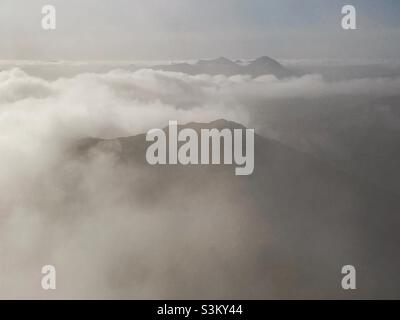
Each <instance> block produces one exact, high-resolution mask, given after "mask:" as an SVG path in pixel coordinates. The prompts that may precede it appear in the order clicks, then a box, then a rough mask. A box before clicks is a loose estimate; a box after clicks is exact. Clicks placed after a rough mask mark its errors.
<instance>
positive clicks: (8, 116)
mask: <svg viewBox="0 0 400 320" xmlns="http://www.w3.org/2000/svg"><path fill="white" fill-rule="evenodd" d="M399 89H400V78H376V79H353V80H346V81H338V82H328V81H326V80H324V79H323V78H322V77H321V76H318V75H308V76H304V77H301V78H292V79H286V80H278V79H276V78H275V77H273V76H262V77H259V78H256V79H252V78H251V77H247V76H233V77H225V76H209V75H198V76H189V75H185V74H182V73H171V72H162V71H154V70H150V69H143V70H139V71H136V72H130V71H124V70H114V71H111V72H108V73H105V74H94V73H93V74H90V73H85V74H80V75H77V76H75V77H73V78H61V79H58V80H54V81H46V80H43V79H40V78H37V77H33V76H30V75H28V74H26V73H25V72H23V71H22V70H20V69H10V70H7V71H2V72H0V154H1V157H2V160H1V163H2V165H1V166H0V194H1V196H0V220H1V224H0V243H1V247H0V260H1V261H2V263H1V264H0V297H7V298H15V297H38V298H42V297H45V296H46V294H45V293H43V292H42V290H41V288H40V287H39V285H40V269H41V266H42V265H45V264H54V265H55V266H56V267H58V268H59V274H60V287H59V288H60V290H58V291H57V292H56V293H55V294H54V297H69V298H71V297H72V298H82V297H84V298H93V297H111V298H116V297H120V298H121V297H122V298H124V297H126V298H146V297H147V298H171V297H172V298H173V297H183V296H185V295H186V296H188V297H206V296H205V295H206V294H207V292H214V295H215V297H238V296H240V294H246V295H247V296H246V297H257V296H258V297H263V296H268V295H269V296H273V294H274V292H273V291H271V292H268V293H265V292H261V291H257V289H255V290H254V291H252V290H251V289H250V287H251V286H253V287H254V286H257V280H258V279H259V278H260V275H261V274H262V270H259V265H258V264H257V256H258V255H260V254H263V252H265V250H266V248H269V247H270V246H271V241H273V240H271V238H270V236H271V233H269V232H266V230H268V225H267V224H266V223H264V222H263V221H261V220H259V217H257V216H254V215H252V214H251V211H250V213H249V215H248V216H244V215H243V214H242V211H240V210H237V208H236V207H237V205H236V204H235V203H234V201H233V202H232V200H233V199H232V198H231V197H232V196H233V194H234V193H233V192H232V193H231V191H230V190H229V188H227V190H224V189H223V184H222V185H221V194H219V195H217V197H216V195H213V194H209V193H208V192H207V190H188V187H187V186H175V187H174V189H173V190H170V191H169V192H170V193H169V196H170V197H169V198H165V199H164V200H163V201H161V200H160V202H159V203H157V204H156V205H154V206H150V203H151V202H152V196H151V194H152V193H153V192H156V193H157V192H158V191H157V190H159V188H160V186H159V185H153V184H152V183H151V181H152V176H151V175H149V176H146V175H144V173H143V172H142V171H141V170H139V168H136V167H135V166H123V165H120V164H119V163H118V161H117V159H115V157H114V155H113V153H112V152H111V153H107V152H93V153H92V154H91V155H90V158H89V160H88V161H82V159H78V158H69V157H67V156H66V150H67V149H68V147H69V146H71V145H73V144H74V143H75V142H76V141H78V140H80V139H85V138H88V137H99V138H112V137H120V136H130V135H135V134H139V133H143V132H145V131H147V130H148V129H150V128H154V127H155V128H161V127H165V126H166V125H167V123H168V120H178V121H179V122H181V123H186V122H191V121H195V122H208V121H212V120H216V119H220V118H225V119H229V120H233V121H237V122H240V123H243V124H244V125H246V126H249V127H253V126H255V127H256V128H258V129H259V133H262V134H265V135H267V134H268V133H269V132H271V131H272V132H275V131H274V130H273V129H271V128H266V127H265V126H263V124H262V122H263V121H264V120H265V121H266V120H268V115H269V114H268V112H266V113H265V112H264V113H259V111H260V109H263V110H268V109H269V108H270V107H272V106H273V105H275V104H276V103H278V104H282V103H285V102H287V103H289V102H290V101H293V100H296V101H300V102H301V103H303V104H304V103H315V102H316V101H325V100H326V99H337V97H341V98H342V99H343V98H346V99H347V98H348V99H354V98H355V97H356V98H357V99H360V97H361V98H362V99H369V98H370V97H374V98H375V99H383V98H390V97H393V96H397V95H398V93H399V92H400V90H399ZM321 99H322V100H321ZM304 101H305V102H304ZM335 101H336V100H335ZM337 101H339V100H337ZM320 107H321V108H323V105H321V106H320ZM257 115H259V117H258V119H257ZM388 120H391V121H394V122H393V123H392V125H393V126H394V127H397V126H398V124H399V122H397V120H393V119H388ZM385 125H386V123H385ZM116 147H118V146H116ZM156 174H157V173H156V172H155V173H154V175H156ZM210 183H211V182H210ZM143 185H146V186H147V187H148V189H147V190H148V192H147V193H145V194H144V193H143V192H144V191H143V189H141V188H140V187H139V186H143ZM178 195H179V197H182V198H184V200H182V202H180V205H181V206H180V207H179V209H178V208H177V206H176V203H174V202H173V201H172V200H171V199H174V196H175V197H176V196H178ZM201 199H212V200H213V201H215V202H216V203H217V205H216V209H215V211H211V212H210V211H207V210H204V208H205V205H203V204H202V203H201ZM218 199H219V200H218ZM218 201H220V202H218ZM242 205H243V206H245V207H246V209H248V208H251V205H252V204H250V203H246V201H245V200H244V203H243V204H242ZM241 235H242V236H243V237H245V239H248V238H246V237H249V235H251V237H250V238H249V239H251V243H250V246H249V247H250V248H251V250H250V251H248V248H249V247H246V250H244V248H243V247H242V246H243V243H242V241H240V236H241ZM238 236H239V237H238ZM249 241H250V240H249ZM172 248H174V250H172ZM189 249H190V250H189ZM188 252H195V253H196V255H194V256H188V255H187V253H188ZM226 261H230V262H232V261H233V263H232V264H231V265H230V266H229V265H225V264H226V263H227V262H226ZM243 261H247V262H248V263H249V264H250V267H249V268H250V269H249V270H251V271H252V273H250V274H249V275H243V279H242V281H243V282H241V281H239V280H237V279H236V277H237V275H238V274H240V273H241V272H242V270H243V263H244V262H243ZM199 266H202V267H199ZM221 266H223V268H221ZM247 267H248V266H247ZM227 268H228V269H227ZM229 268H231V269H229ZM227 270H228V271H227ZM195 272H198V274H199V276H198V277H197V278H193V274H194V273H195ZM232 279H236V280H237V281H236V282H232ZM72 280H74V281H72ZM189 281H192V286H193V288H196V289H197V290H198V291H197V294H196V293H195V292H193V291H191V290H190V289H189V285H188V284H187V283H188V282H189ZM265 281H268V280H267V279H265ZM236 286H237V287H236ZM244 286H249V287H248V288H247V289H246V288H244Z"/></svg>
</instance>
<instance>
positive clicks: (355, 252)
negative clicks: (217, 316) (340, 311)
mask: <svg viewBox="0 0 400 320" xmlns="http://www.w3.org/2000/svg"><path fill="white" fill-rule="evenodd" d="M184 127H191V128H194V129H196V130H199V129H200V128H208V129H209V128H218V129H221V128H230V129H233V128H243V127H242V126H241V125H238V124H235V123H233V122H227V121H224V120H219V121H215V122H212V123H210V124H195V123H191V124H188V125H186V126H184ZM147 146H148V143H147V142H146V141H145V135H138V136H134V137H127V138H120V139H113V140H101V139H87V140H85V141H81V142H80V143H79V144H78V145H77V147H76V148H74V149H73V151H72V153H71V156H73V157H75V156H78V157H79V158H80V159H81V161H91V159H92V157H93V155H94V154H96V155H97V156H98V155H99V154H106V155H107V154H108V155H112V157H113V158H114V159H115V166H124V167H127V168H137V169H138V170H139V171H140V177H141V178H140V183H135V184H132V185H131V190H130V191H129V192H130V194H131V195H132V196H131V198H130V199H129V201H132V203H135V206H137V205H138V204H139V206H140V207H145V208H147V209H150V211H151V210H153V209H152V208H154V210H155V208H158V207H160V206H162V207H163V208H164V210H165V212H166V213H165V214H168V212H169V211H172V212H177V213H179V214H180V215H181V216H182V219H183V221H186V219H187V221H186V222H184V223H183V226H184V225H185V224H189V223H190V222H189V221H191V220H193V221H196V219H199V217H200V216H204V217H207V219H206V221H207V222H202V223H207V228H204V229H201V230H202V235H204V233H205V234H206V235H207V234H209V241H210V243H208V242H207V243H203V242H202V243H200V244H198V243H197V244H196V245H193V242H192V238H191V236H190V235H188V234H186V233H185V230H182V229H179V230H180V231H179V232H182V241H183V242H184V243H185V242H187V243H188V247H187V248H186V249H185V250H183V249H176V250H178V251H179V253H180V256H181V254H183V255H184V256H185V255H189V256H190V255H191V252H195V253H197V254H198V258H199V259H200V261H201V265H200V266H199V269H197V268H195V269H196V270H184V264H185V263H184V262H182V264H181V262H178V261H176V263H175V264H174V267H173V269H174V273H176V274H177V275H180V276H178V278H179V279H180V281H182V279H181V277H183V279H185V280H184V281H183V282H180V286H181V287H180V288H179V290H177V289H176V288H175V286H174V285H172V284H171V291H172V292H175V294H174V295H173V297H178V298H183V297H186V298H202V297H203V298H204V297H208V298H210V297H211V298H324V297H325V298H327V297H329V298H337V297H348V295H349V294H348V292H344V291H343V290H341V288H340V279H341V274H340V271H341V268H342V266H344V265H347V264H352V265H354V266H355V267H356V268H357V270H359V271H360V272H359V283H360V286H359V288H358V290H357V291H356V292H354V293H352V294H351V296H352V297H358V298H373V297H380V298H382V297H387V298H391V297H396V296H397V295H398V292H399V285H398V283H395V282H393V279H395V278H396V276H397V271H398V269H399V267H400V255H399V254H397V246H398V242H399V240H400V236H398V228H399V226H400V218H399V216H398V213H399V212H400V201H399V199H398V198H397V197H396V196H395V195H393V194H390V193H387V192H385V191H383V190H380V189H378V188H376V187H375V186H373V185H371V184H369V183H368V182H365V181H363V180H361V179H359V178H357V177H355V176H351V175H349V174H346V173H344V172H340V171H338V170H337V169H335V168H334V167H332V166H330V165H329V164H327V163H325V162H323V161H321V160H318V159H317V158H314V157H312V156H310V155H307V154H305V153H301V152H299V151H295V150H293V149H290V148H287V147H286V146H284V145H282V144H281V143H279V142H276V141H273V140H269V139H265V138H263V137H260V136H258V135H257V136H256V141H255V171H254V174H253V175H251V176H247V177H246V176H245V177H239V176H235V175H234V169H233V168H232V166H230V165H208V166H181V165H172V166H170V165H165V166H150V165H148V164H147V163H146V161H145V151H146V148H147ZM135 175H137V171H135V170H133V171H132V181H133V177H134V176H135ZM126 178H127V179H129V177H126ZM136 181H137V180H136ZM110 214H112V212H110ZM115 219H117V217H115ZM220 219H223V221H224V223H223V224H222V225H221V224H220V223H218V222H219V221H220ZM234 222H238V225H237V224H236V223H234ZM214 228H217V229H216V230H214ZM218 230H219V231H218ZM214 231H215V232H219V233H220V234H223V235H224V236H223V238H222V239H220V238H218V239H214V238H213V237H216V236H215V235H214ZM213 235H214V236H213ZM214 241H215V242H214ZM227 243H229V244H231V245H235V247H236V252H237V254H236V255H230V254H228V253H227V254H226V256H225V255H224V250H228V248H227V247H226V246H227ZM197 245H199V246H200V247H201V248H202V249H201V250H200V249H199V248H198V247H197ZM203 246H205V247H206V249H204V248H203ZM214 246H216V247H220V248H221V247H222V248H225V249H224V250H222V253H221V254H219V255H218V256H215V255H214V254H213V252H214V250H215V249H213V248H214ZM229 248H230V247H229ZM165 249H166V250H168V251H169V252H170V253H172V252H174V250H175V249H174V248H165ZM203 249H204V250H203ZM182 250H183V251H182ZM197 250H200V251H197ZM218 252H219V251H218ZM175 253H176V252H175ZM210 270H212V271H210ZM192 272H196V274H198V275H201V276H200V278H202V279H203V277H204V278H207V277H211V278H212V273H210V272H214V274H220V273H221V272H222V273H221V274H224V276H223V277H222V276H220V277H218V279H214V282H215V285H216V286H220V287H221V288H226V286H229V285H231V286H238V287H237V288H236V289H237V290H236V289H235V288H231V289H230V290H222V289H221V290H222V291H218V290H217V291H214V292H213V291H212V290H211V291H210V284H209V282H206V283H207V284H208V286H207V287H203V285H202V284H201V283H198V282H197V281H195V280H193V277H194V274H193V273H192ZM185 281H187V282H185ZM228 284H229V285H228ZM204 285H205V284H204ZM239 288H240V289H239ZM176 292H178V293H176ZM183 293H184V295H182V294H183Z"/></svg>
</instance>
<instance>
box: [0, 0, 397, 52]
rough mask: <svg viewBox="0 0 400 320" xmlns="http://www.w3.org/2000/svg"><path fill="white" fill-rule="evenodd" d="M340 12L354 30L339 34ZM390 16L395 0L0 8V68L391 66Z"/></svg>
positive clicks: (76, 2)
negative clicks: (294, 62)
mask: <svg viewBox="0 0 400 320" xmlns="http://www.w3.org/2000/svg"><path fill="white" fill-rule="evenodd" d="M46 4H51V5H54V6H55V7H56V10H57V29H56V30H54V31H45V30H43V29H42V28H41V18H42V15H41V8H42V6H43V5H46ZM346 4H352V5H354V6H355V8H356V10H357V28H358V29H357V30H351V31H350V30H347V31H345V30H343V29H342V28H341V18H342V15H341V8H342V6H343V5H346ZM399 17H400V2H399V1H396V0H382V1H373V0H350V1H344V0H332V1H320V0H304V1H297V0H218V1H199V0H146V1H138V0H113V1H111V0H69V1H62V0H29V1H25V0H1V1H0V21H1V28H0V37H1V39H2V41H1V43H0V59H2V60H7V59H10V60H17V59H23V60H53V59H54V60H167V59H171V60H179V59H197V58H214V57H219V56H227V57H231V58H252V57H258V56H261V55H269V56H272V57H275V58H281V59H295V58H310V59H321V58H332V59H334V58H338V59H346V58H351V59H357V58H362V59H368V58H373V59H375V58H399V52H400V50H399V49H400V19H399Z"/></svg>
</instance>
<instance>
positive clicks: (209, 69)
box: [152, 57, 293, 78]
mask: <svg viewBox="0 0 400 320" xmlns="http://www.w3.org/2000/svg"><path fill="white" fill-rule="evenodd" d="M152 69H156V70H164V71H173V72H183V73H187V74H191V75H196V74H210V75H219V74H222V75H226V76H233V75H238V74H243V75H250V76H253V77H257V76H261V75H267V74H272V75H275V76H276V77H278V78H285V77H290V76H292V75H293V73H292V72H291V71H290V70H288V69H286V68H285V67H284V66H282V65H281V64H280V63H279V62H278V61H276V60H274V59H271V58H269V57H261V58H258V59H256V60H254V61H251V62H250V63H247V64H238V63H236V62H233V61H231V60H229V59H227V58H224V57H221V58H218V59H214V60H199V61H198V62H197V63H195V64H188V63H179V64H172V65H159V66H154V67H152Z"/></svg>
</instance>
